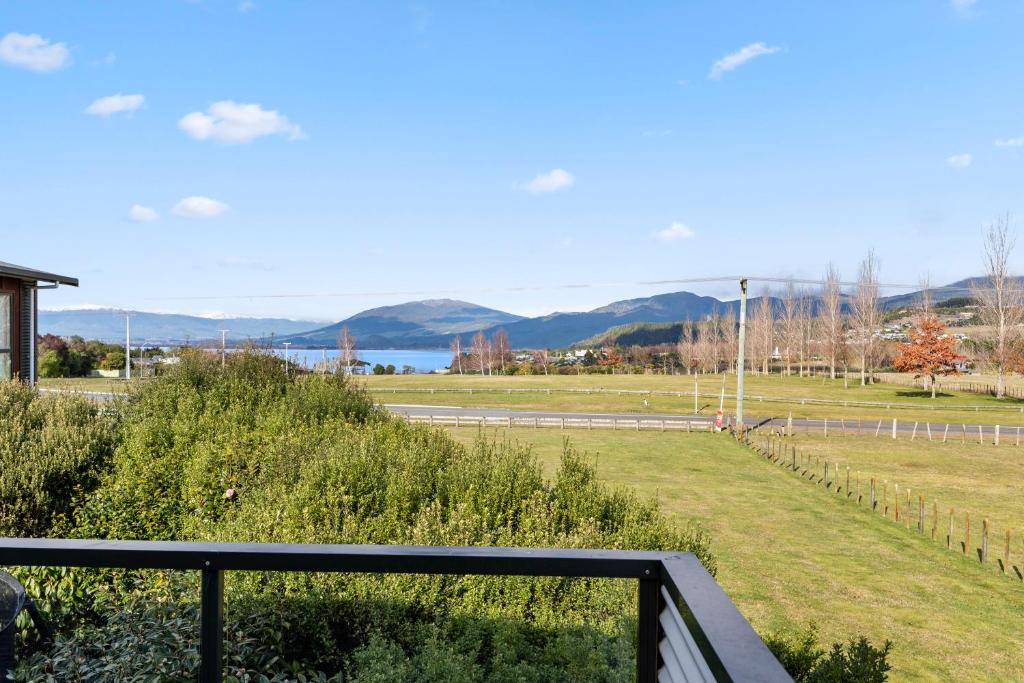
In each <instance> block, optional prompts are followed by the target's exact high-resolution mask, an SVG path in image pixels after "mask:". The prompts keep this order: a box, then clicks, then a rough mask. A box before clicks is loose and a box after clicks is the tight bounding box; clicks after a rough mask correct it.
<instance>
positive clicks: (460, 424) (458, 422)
mask: <svg viewBox="0 0 1024 683" xmlns="http://www.w3.org/2000/svg"><path fill="white" fill-rule="evenodd" d="M455 426H456V427H461V426H462V420H461V419H460V418H459V416H458V415H456V416H455Z"/></svg>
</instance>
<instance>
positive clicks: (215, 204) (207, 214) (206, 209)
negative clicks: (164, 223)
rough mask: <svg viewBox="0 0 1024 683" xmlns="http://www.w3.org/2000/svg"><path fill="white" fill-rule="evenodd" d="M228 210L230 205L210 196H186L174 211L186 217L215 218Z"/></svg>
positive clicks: (176, 205) (175, 206)
mask: <svg viewBox="0 0 1024 683" xmlns="http://www.w3.org/2000/svg"><path fill="white" fill-rule="evenodd" d="M227 210H228V205H227V204H225V203H224V202H219V201H217V200H216V199H210V198H209V197H202V196H193V197H185V198H184V199H182V200H181V201H180V202H178V203H177V204H175V205H174V209H173V211H174V213H175V214H177V215H178V216H182V217H184V218H214V217H215V216H219V215H221V214H222V213H224V212H225V211H227Z"/></svg>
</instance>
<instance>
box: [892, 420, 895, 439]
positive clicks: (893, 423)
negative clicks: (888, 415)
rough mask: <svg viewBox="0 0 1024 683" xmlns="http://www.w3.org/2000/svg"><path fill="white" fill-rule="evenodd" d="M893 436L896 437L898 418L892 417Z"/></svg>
mask: <svg viewBox="0 0 1024 683" xmlns="http://www.w3.org/2000/svg"><path fill="white" fill-rule="evenodd" d="M892 438H893V439H894V440H895V439H896V418H895V417H894V418H893V419H892Z"/></svg>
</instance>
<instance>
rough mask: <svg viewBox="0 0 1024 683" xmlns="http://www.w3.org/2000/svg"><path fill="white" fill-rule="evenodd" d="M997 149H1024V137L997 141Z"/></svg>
mask: <svg viewBox="0 0 1024 683" xmlns="http://www.w3.org/2000/svg"><path fill="white" fill-rule="evenodd" d="M996 147H1024V135H1022V136H1021V137H1019V138H1003V139H1001V140H996Z"/></svg>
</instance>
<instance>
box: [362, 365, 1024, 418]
mask: <svg viewBox="0 0 1024 683" xmlns="http://www.w3.org/2000/svg"><path fill="white" fill-rule="evenodd" d="M365 382H366V385H367V387H368V388H369V389H370V391H371V392H372V393H373V394H374V395H375V397H376V398H377V400H379V401H381V402H390V403H429V404H436V405H459V406H491V407H503V408H520V409H529V410H544V409H548V410H565V411H598V412H629V413H637V414H644V413H648V414H650V413H680V414H693V394H692V392H693V387H694V382H693V377H691V376H685V375H675V376H672V375H667V376H666V375H579V376H574V375H549V376H544V375H528V376H492V377H480V376H471V375H393V376H370V377H367V378H366V379H365ZM723 386H724V387H725V393H726V394H727V396H726V398H725V411H726V413H731V412H734V411H735V401H734V399H732V398H730V397H729V396H728V394H732V393H734V392H735V389H736V377H735V375H726V376H724V377H723V376H722V375H702V376H700V377H699V378H698V389H699V392H700V393H701V394H711V396H702V397H701V398H700V400H699V402H698V404H699V407H700V409H701V413H702V414H714V412H715V410H716V409H717V408H718V405H719V399H718V398H717V395H718V394H719V393H720V392H721V390H722V387H723ZM393 389H417V390H421V391H422V393H421V391H417V392H415V393H411V392H397V393H391V391H389V390H393ZM430 389H434V390H435V393H429V390H430ZM446 389H447V390H452V389H473V390H474V393H472V394H469V393H468V392H464V391H460V392H458V393H447V392H445V391H443V390H446ZM517 389H520V390H521V389H531V390H539V391H541V392H543V391H546V390H548V389H551V390H556V389H557V390H569V389H571V390H580V391H581V393H559V392H558V391H552V392H551V393H550V394H547V393H532V392H531V393H516V392H515V390H517ZM481 390H487V391H481ZM508 390H512V391H510V392H509V391H508ZM588 390H589V391H592V392H595V393H590V394H588V393H585V392H586V391H588ZM598 390H603V391H601V392H598ZM648 390H654V391H673V392H674V391H679V392H690V396H680V397H676V396H658V395H652V396H639V395H635V394H622V395H619V394H616V393H614V392H615V391H648ZM477 392H479V393H477ZM505 392H507V393H505ZM746 395H747V402H746V405H745V410H746V413H747V415H750V416H755V417H758V418H767V417H786V416H788V415H789V414H790V413H792V414H793V417H795V418H812V419H822V418H828V419H836V420H838V419H839V418H844V419H848V420H861V421H863V422H864V423H865V424H867V423H868V422H870V421H872V420H873V421H874V424H875V425H877V421H878V420H880V419H890V420H891V419H892V418H893V417H896V418H897V419H899V420H901V421H903V420H911V421H915V420H916V421H922V422H924V421H929V422H932V423H939V422H941V423H943V424H945V423H957V424H959V423H964V422H967V423H981V424H1004V425H1010V424H1021V423H1024V402H1022V401H1018V400H1016V399H1000V400H997V399H995V398H993V397H991V396H987V395H981V394H975V393H969V392H946V393H943V394H941V395H940V396H939V397H937V398H935V399H932V398H931V397H930V395H928V394H927V393H926V392H923V391H920V390H915V389H913V388H910V387H905V386H899V385H893V384H874V385H869V386H865V387H862V386H860V385H859V384H858V383H857V382H856V381H855V380H854V379H853V378H852V377H851V379H850V381H849V386H848V387H845V386H844V383H843V380H841V379H838V380H830V379H827V378H824V377H794V376H790V377H784V376H780V375H771V376H763V375H753V376H748V377H747V378H746ZM760 397H765V398H766V399H771V398H787V399H790V400H789V401H772V400H762V399H761V398H760ZM799 399H819V400H820V399H825V400H830V401H871V402H876V403H880V404H885V405H879V406H855V405H843V404H841V403H839V404H827V405H819V404H813V403H807V404H802V403H800V402H799ZM645 400H646V404H645V403H644V401H645ZM890 405H891V406H895V407H893V408H890V407H887V406H890Z"/></svg>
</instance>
